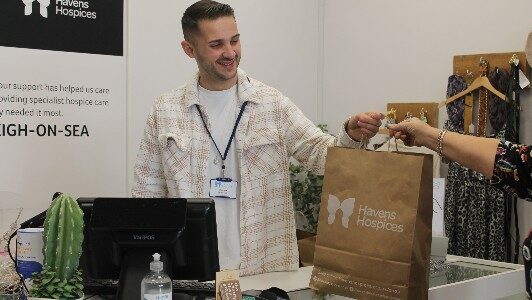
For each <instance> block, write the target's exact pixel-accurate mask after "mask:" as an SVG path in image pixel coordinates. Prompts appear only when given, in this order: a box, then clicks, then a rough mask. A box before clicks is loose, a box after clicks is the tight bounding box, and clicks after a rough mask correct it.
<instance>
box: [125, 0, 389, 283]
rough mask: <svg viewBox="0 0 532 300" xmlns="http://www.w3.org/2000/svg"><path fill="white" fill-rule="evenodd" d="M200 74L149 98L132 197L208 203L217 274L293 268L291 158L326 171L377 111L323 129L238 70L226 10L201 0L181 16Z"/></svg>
mask: <svg viewBox="0 0 532 300" xmlns="http://www.w3.org/2000/svg"><path fill="white" fill-rule="evenodd" d="M181 24H182V28H183V35H184V41H182V42H181V46H182V48H183V50H184V51H185V53H186V54H187V55H188V56H189V57H190V58H193V59H195V60H196V62H197V64H198V72H197V74H196V75H195V76H194V77H193V78H192V80H190V81H189V82H188V83H186V84H185V85H183V86H181V87H180V88H177V89H175V90H173V91H170V92H168V93H165V94H163V95H161V96H160V97H159V98H158V99H157V100H156V102H155V104H154V106H153V108H152V110H151V112H150V115H149V117H148V121H147V124H146V129H145V133H144V137H143V139H142V141H141V145H140V150H139V154H138V156H137V164H136V166H135V170H134V172H135V186H134V188H133V191H132V193H133V196H135V197H181V198H205V197H210V198H213V199H214V200H215V206H216V221H217V227H218V251H219V256H220V268H221V269H240V273H241V274H242V275H251V274H257V273H265V272H272V271H286V270H294V269H297V267H298V264H299V259H298V258H299V257H298V250H297V241H296V234H295V231H296V230H295V221H294V209H293V204H292V200H291V191H290V180H289V171H288V165H289V159H290V157H294V158H295V159H297V160H298V161H299V162H300V163H301V164H303V165H304V166H305V167H306V168H307V169H309V170H311V171H314V172H316V173H319V174H323V171H324V166H325V157H326V155H327V147H332V146H343V147H360V142H359V141H360V140H361V139H362V138H364V137H365V138H370V137H373V136H374V135H375V134H376V133H377V131H378V127H379V126H380V125H381V118H382V116H381V114H379V113H375V112H374V113H360V114H356V115H354V116H352V117H350V118H349V119H348V120H347V121H346V122H345V123H344V126H342V128H343V130H341V132H340V133H339V134H338V136H337V137H334V136H332V135H329V134H325V133H323V132H322V131H321V130H320V129H319V128H317V127H316V126H315V125H314V124H313V123H312V122H311V121H310V120H309V119H307V118H306V117H305V116H304V115H303V113H302V112H301V111H300V110H299V109H298V108H297V107H296V106H295V105H294V104H293V103H292V102H291V101H290V100H289V99H288V98H286V97H285V96H283V95H282V94H281V93H280V92H279V91H277V90H276V89H274V88H272V87H269V86H267V85H265V84H264V83H262V82H260V81H257V80H255V79H252V78H250V77H248V75H247V74H246V73H245V72H244V71H243V70H241V69H239V68H238V65H239V63H240V58H241V47H240V34H239V33H238V27H237V24H236V19H235V16H234V12H233V9H232V8H231V7H230V6H229V5H227V4H221V3H218V2H215V1H210V0H202V1H198V2H196V3H194V4H193V5H191V6H190V7H188V8H187V10H186V11H185V13H184V14H183V18H182V19H181Z"/></svg>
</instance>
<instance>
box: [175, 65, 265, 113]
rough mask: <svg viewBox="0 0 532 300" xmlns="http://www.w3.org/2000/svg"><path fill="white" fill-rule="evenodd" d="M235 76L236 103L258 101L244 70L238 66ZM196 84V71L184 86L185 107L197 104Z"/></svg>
mask: <svg viewBox="0 0 532 300" xmlns="http://www.w3.org/2000/svg"><path fill="white" fill-rule="evenodd" d="M237 77H238V82H237V84H238V87H237V91H238V100H237V102H238V105H239V106H240V105H242V103H244V102H245V101H249V102H254V103H257V102H259V99H258V97H257V96H256V89H255V87H254V86H253V83H251V79H250V78H249V77H248V76H247V74H246V72H244V70H242V69H240V68H238V70H237ZM198 84H199V72H197V73H196V74H195V75H194V77H193V78H192V79H191V80H189V81H188V82H187V84H186V87H185V103H186V106H187V107H190V106H192V105H196V104H199V96H198V95H199V92H198Z"/></svg>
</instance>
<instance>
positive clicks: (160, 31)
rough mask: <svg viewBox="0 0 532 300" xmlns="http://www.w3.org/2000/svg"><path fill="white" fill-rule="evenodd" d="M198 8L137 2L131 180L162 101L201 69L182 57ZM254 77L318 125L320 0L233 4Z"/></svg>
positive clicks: (132, 0) (160, 0)
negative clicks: (188, 19) (185, 27)
mask: <svg viewBox="0 0 532 300" xmlns="http://www.w3.org/2000/svg"><path fill="white" fill-rule="evenodd" d="M194 2H195V1H189V0H187V1H175V0H157V1H145V0H129V20H128V26H129V57H128V104H129V106H128V128H129V134H128V153H127V155H128V174H129V186H130V187H131V184H132V178H133V166H134V163H135V158H136V155H137V151H138V146H139V142H140V139H141V137H142V133H143V129H144V125H145V121H146V117H147V114H148V112H149V109H150V107H151V105H152V104H153V101H154V100H155V97H156V96H158V95H160V94H161V93H162V92H164V91H168V90H171V89H174V88H177V87H179V86H181V85H182V84H183V83H184V82H185V81H186V80H188V79H189V78H190V77H191V76H192V75H193V74H194V72H195V70H196V69H197V67H196V64H195V61H194V60H191V59H190V58H188V57H187V56H186V55H185V54H184V53H183V51H182V49H181V46H180V42H181V40H182V39H183V36H182V31H181V16H182V15H183V12H184V11H185V9H186V8H187V7H188V6H190V5H191V4H192V3H194ZM228 3H229V4H230V5H231V6H232V7H233V8H234V9H235V15H236V18H237V22H238V29H239V32H240V34H241V43H242V60H241V64H240V66H241V68H243V69H244V70H245V71H246V72H247V73H248V75H249V76H251V77H253V78H256V79H258V80H260V81H263V82H264V83H266V84H269V85H271V86H274V87H275V88H277V89H279V90H280V91H281V92H283V93H284V94H285V95H286V96H288V97H290V98H291V99H292V100H293V101H294V102H295V103H296V104H297V105H298V106H299V107H300V108H301V109H302V110H303V112H304V113H305V114H306V115H307V117H309V118H310V119H311V120H313V121H314V122H317V121H318V114H319V111H318V104H317V102H318V62H319V59H320V57H321V55H319V53H318V52H319V46H320V39H319V26H318V23H319V17H318V14H319V5H318V1H317V0H312V1H309V0H290V1H282V0H260V1H257V0H255V1H245V0H233V1H228Z"/></svg>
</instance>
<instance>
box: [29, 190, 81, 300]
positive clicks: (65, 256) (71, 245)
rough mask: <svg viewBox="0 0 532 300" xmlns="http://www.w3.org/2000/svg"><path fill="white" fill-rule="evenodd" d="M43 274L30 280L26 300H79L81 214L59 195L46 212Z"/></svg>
mask: <svg viewBox="0 0 532 300" xmlns="http://www.w3.org/2000/svg"><path fill="white" fill-rule="evenodd" d="M43 241H44V247H43V254H44V264H43V270H42V271H41V272H39V273H35V274H34V275H33V276H32V279H33V284H32V287H31V288H30V291H29V299H30V300H32V299H33V300H37V299H82V298H83V279H82V276H81V270H80V269H79V268H78V267H79V258H80V256H81V251H82V250H81V246H82V243H83V211H82V210H81V209H80V208H79V206H78V203H77V202H76V200H74V199H73V198H72V197H71V196H69V195H66V194H60V195H59V196H57V197H56V198H55V199H54V200H53V201H52V204H51V205H50V207H49V208H48V210H47V211H46V219H45V221H44V233H43Z"/></svg>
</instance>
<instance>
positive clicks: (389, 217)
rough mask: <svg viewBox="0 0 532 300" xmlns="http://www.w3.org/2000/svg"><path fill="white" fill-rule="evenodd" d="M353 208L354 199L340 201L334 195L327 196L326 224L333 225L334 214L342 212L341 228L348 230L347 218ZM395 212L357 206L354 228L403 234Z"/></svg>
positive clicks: (402, 228) (351, 213)
mask: <svg viewBox="0 0 532 300" xmlns="http://www.w3.org/2000/svg"><path fill="white" fill-rule="evenodd" d="M354 208H355V198H347V199H345V200H343V201H340V199H338V197H336V196H335V195H331V194H329V199H328V202H327V212H328V213H329V217H328V218H327V221H328V222H327V223H328V224H329V225H331V224H333V223H334V221H335V219H336V212H337V211H338V210H341V211H342V226H343V227H344V228H346V229H348V228H349V218H350V217H351V216H352V215H353V211H354ZM396 219H397V212H395V211H391V210H383V209H375V208H372V207H370V206H368V205H364V204H362V205H359V207H358V209H357V213H356V226H357V227H365V228H371V229H373V230H386V231H392V232H403V230H404V227H403V225H402V224H397V223H396V222H395V221H396Z"/></svg>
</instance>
